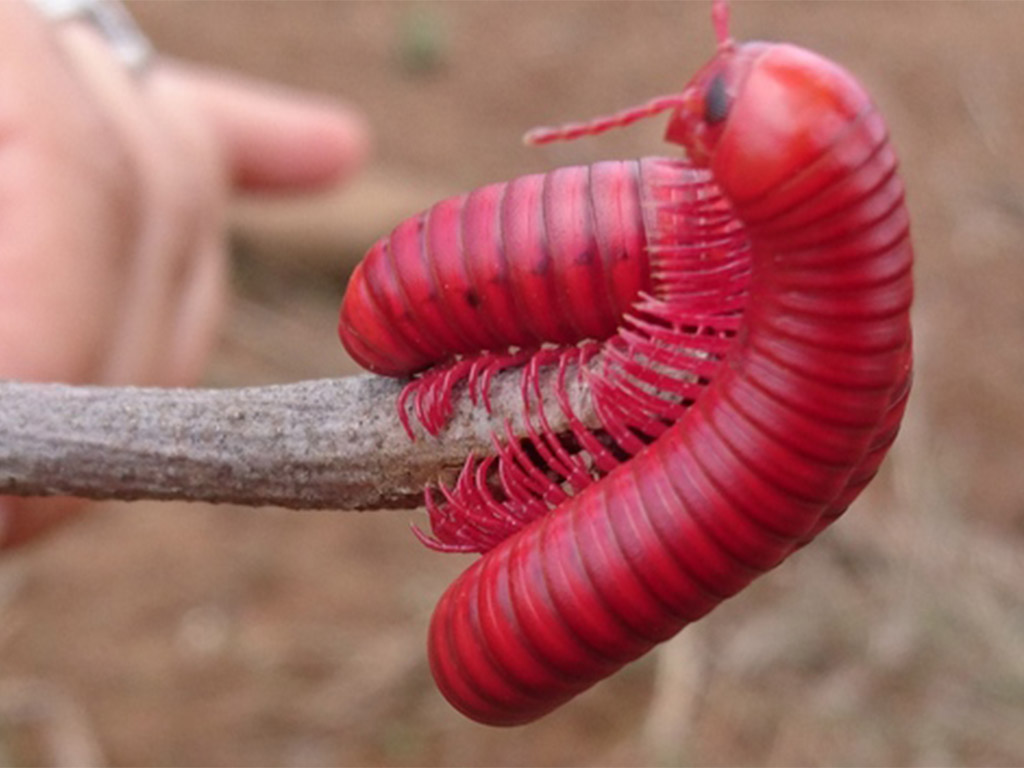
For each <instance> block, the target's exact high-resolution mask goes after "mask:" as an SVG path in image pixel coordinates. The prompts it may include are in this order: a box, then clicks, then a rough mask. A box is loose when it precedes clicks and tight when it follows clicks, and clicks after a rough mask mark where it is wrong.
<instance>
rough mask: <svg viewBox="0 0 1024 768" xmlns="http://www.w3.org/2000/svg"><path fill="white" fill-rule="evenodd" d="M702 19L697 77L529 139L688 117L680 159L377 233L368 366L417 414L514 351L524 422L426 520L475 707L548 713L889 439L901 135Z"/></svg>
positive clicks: (825, 68) (445, 620)
mask: <svg viewBox="0 0 1024 768" xmlns="http://www.w3.org/2000/svg"><path fill="white" fill-rule="evenodd" d="M713 8H714V18H715V26H716V31H717V35H718V40H719V45H718V51H717V53H716V55H715V56H714V58H713V59H712V60H711V61H710V62H709V63H708V64H707V65H706V66H705V67H704V68H703V69H702V70H701V71H700V72H699V73H698V74H697V75H696V77H694V79H693V80H692V81H691V82H690V83H689V84H688V85H687V86H686V87H685V88H684V89H683V90H682V91H681V93H679V94H678V95H674V96H668V97H663V98H660V99H655V100H653V101H651V102H648V103H647V104H644V105H642V106H640V107H635V108H632V109H629V110H625V111H623V112H620V113H618V114H615V115H612V116H610V117H605V118H599V119H596V120H593V121H591V122H588V123H580V124H570V125H567V126H564V127H562V128H554V129H539V130H537V131H534V132H531V134H529V135H528V139H529V140H530V141H532V142H534V143H543V142H546V141H553V140H559V139H572V138H575V137H577V136H582V135H589V134H593V133H598V132H601V131H604V130H607V129H609V128H613V127H617V126H621V125H626V124H628V123H631V122H633V121H635V120H638V119H641V118H645V117H648V116H650V115H653V114H655V113H658V112H662V111H670V112H671V115H670V120H669V124H668V129H667V132H666V139H667V140H668V141H670V142H673V143H676V144H680V145H682V146H683V147H684V148H685V149H686V153H687V159H685V160H683V159H669V158H644V159H640V160H634V161H625V162H607V163H597V164H595V165H591V166H585V167H575V168H562V169H558V170H555V171H552V172H550V173H546V174H538V175H533V176H525V177H522V178H519V179H516V180H514V181H511V182H508V183H503V184H493V185H490V186H487V187H483V188H481V189H478V190H476V191H474V192H472V193H470V194H469V195H465V196H462V197H457V198H453V199H450V200H446V201H443V202H441V203H438V204H437V205H435V206H434V207H433V208H431V209H430V210H428V211H426V212H425V213H423V214H421V215H419V216H417V217H414V218H412V219H409V220H408V221H405V222H403V223H402V224H400V225H399V226H398V227H397V228H396V229H395V230H394V232H392V234H391V235H390V236H389V237H386V238H383V239H382V240H381V241H379V242H378V243H377V244H376V245H374V246H373V248H372V249H371V250H370V252H369V253H368V254H367V256H366V258H365V260H364V261H363V262H362V264H361V265H360V266H359V267H358V268H357V270H356V271H355V273H354V274H353V275H352V278H351V280H350V284H349V287H348V290H347V292H346V295H345V299H344V301H343V303H342V308H341V320H340V334H341V339H342V342H343V343H344V344H345V347H346V348H347V349H348V350H349V352H350V353H351V354H352V356H353V357H354V358H355V359H356V360H357V361H359V362H360V363H362V364H363V365H364V366H366V367H367V368H369V369H370V370H372V371H376V372H378V373H382V374H387V375H393V376H406V375H410V374H414V373H418V372H421V371H425V373H422V375H421V376H420V377H419V378H416V379H414V380H413V381H412V383H411V384H410V385H409V386H408V387H407V388H406V390H405V391H404V392H403V397H402V398H401V402H400V409H401V410H400V413H401V415H402V417H403V419H404V420H407V419H408V416H407V415H406V413H407V404H408V403H407V401H408V400H409V399H411V400H412V407H413V411H414V413H415V414H416V415H417V417H418V419H419V420H420V422H421V423H422V424H423V425H424V427H425V428H426V429H427V430H428V431H429V432H431V433H434V434H437V433H439V432H440V430H441V429H442V427H443V425H444V422H445V419H446V418H447V416H448V414H449V413H450V410H451V400H452V398H453V397H454V396H455V394H453V393H454V392H455V391H456V389H457V387H458V386H459V385H460V384H461V385H464V386H465V388H466V390H467V391H468V393H469V395H470V396H472V397H474V398H476V397H478V396H482V397H483V398H484V403H485V405H488V404H487V401H486V398H487V389H488V382H489V381H490V377H491V376H493V375H494V373H495V372H497V371H499V370H501V369H503V368H506V367H510V366H513V365H521V366H522V371H523V373H522V393H523V409H524V416H525V424H526V427H525V431H524V433H522V434H515V433H513V432H512V430H511V428H510V427H508V426H507V425H506V426H505V427H504V428H497V427H496V429H495V435H494V437H495V439H494V446H495V451H494V454H493V455H492V456H489V457H486V458H484V459H483V460H480V461H478V460H477V459H475V458H473V457H470V458H469V459H467V462H466V465H465V467H464V468H463V471H462V473H461V475H460V476H459V478H458V480H457V481H456V482H455V484H454V485H453V486H452V487H450V488H449V487H445V486H441V487H440V489H435V490H428V492H427V507H428V511H429V514H430V521H431V528H432V533H431V534H430V535H426V534H423V533H420V532H417V533H418V535H420V537H421V538H422V539H423V540H424V541H426V543H428V544H429V545H430V546H433V547H435V548H437V549H442V550H450V551H479V552H482V553H483V556H482V557H481V558H480V559H479V560H478V561H476V562H475V563H473V564H472V565H471V566H470V567H469V568H468V569H467V570H466V571H465V572H464V573H463V574H462V575H461V576H460V577H459V578H458V579H457V580H456V581H455V582H454V583H453V584H452V585H451V586H450V587H449V589H448V590H447V592H446V593H445V594H444V596H443V597H442V598H441V600H440V602H439V604H438V606H437V608H436V610H435V612H434V617H433V619H432V622H431V626H430V630H429V657H430V664H431V669H432V671H433V674H434V677H435V680H436V681H437V683H438V686H439V688H440V689H441V691H442V692H443V693H444V695H445V697H446V698H448V700H449V701H450V702H451V703H452V704H453V705H454V706H455V707H456V708H458V709H459V710H460V711H462V712H463V713H465V714H466V715H468V716H469V717H471V718H473V719H476V720H478V721H481V722H485V723H490V724H495V725H514V724H520V723H525V722H529V721H531V720H534V719H536V718H538V717H540V716H542V715H544V714H545V713H547V712H550V711H551V710H553V709H555V708H556V707H558V706H560V705H561V704H562V703H564V702H566V701H568V700H569V699H571V698H572V697H574V696H576V695H577V694H578V693H580V692H581V691H583V690H585V689H587V688H589V687H590V686H591V685H593V684H594V683H596V682H598V681H599V680H601V679H603V678H604V677H606V676H608V675H610V674H612V673H613V672H614V671H616V670H617V669H619V668H620V667H622V666H623V665H624V664H626V663H628V662H629V661H631V660H633V659H636V658H637V657H639V656H641V655H642V654H644V653H646V652H647V651H648V650H650V649H651V648H652V647H653V646H654V645H655V644H657V643H659V642H661V641H663V640H666V639H668V638H670V637H672V636H673V635H674V634H676V633H677V632H679V630H681V629H682V628H683V627H684V626H685V625H686V624H688V623H689V622H692V621H695V620H696V619H699V618H700V617H702V616H703V615H705V614H706V613H707V612H708V611H710V610H711V609H712V608H714V607H715V606H716V605H718V604H719V603H720V602H721V601H722V600H724V599H725V598H727V597H729V596H731V595H734V594H736V593H737V592H738V591H740V590H741V589H743V587H745V586H746V585H747V584H748V583H750V581H752V580H753V579H754V578H755V577H757V576H758V575H760V574H762V573H764V572H765V571H767V570H769V569H771V568H773V567H774V566H776V565H778V564H779V563H780V562H782V560H784V559H785V558H786V557H787V556H788V555H789V554H791V553H792V552H793V551H795V550H796V549H797V548H799V547H801V546H803V545H804V544H806V543H807V542H809V541H810V540H811V539H812V538H813V537H814V536H815V535H816V534H817V533H819V532H820V531H821V530H823V529H824V528H825V527H826V526H827V525H828V524H829V523H831V522H832V521H834V520H835V519H836V518H837V517H838V516H839V515H840V514H842V512H843V511H844V510H845V509H846V507H847V506H848V505H849V504H850V503H851V502H852V501H853V499H854V498H855V497H856V496H857V494H858V493H859V492H860V490H861V489H862V488H863V487H864V486H865V485H866V484H867V483H868V482H869V481H870V480H871V478H872V477H873V476H874V474H875V472H876V470H877V469H878V466H879V464H880V463H881V461H882V459H883V458H884V456H885V453H886V451H887V449H888V447H889V446H890V445H891V443H892V441H893V440H894V439H895V437H896V433H897V430H898V428H899V422H900V419H901V416H902V413H903V409H904V407H905V404H906V400H907V396H908V393H909V388H910V371H911V331H910V322H909V308H910V304H911V300H912V293H913V287H912V276H911V269H912V261H913V250H912V246H911V242H910V234H909V220H908V215H907V211H906V208H905V205H904V192H903V185H902V182H901V180H900V177H899V175H898V173H897V161H896V157H895V155H894V153H893V151H892V149H891V147H890V144H889V139H888V134H887V130H886V127H885V124H884V122H883V120H882V118H881V116H880V115H879V113H878V111H877V109H876V108H875V106H874V105H873V104H872V102H871V100H870V98H869V97H868V95H867V94H866V92H865V91H864V89H863V88H862V87H861V86H860V84H859V83H858V82H857V81H856V80H855V79H854V78H853V77H852V76H851V75H850V74H848V73H847V72H846V71H845V70H843V69H841V68H840V67H839V66H837V65H836V64H834V63H832V62H830V61H828V60H826V59H824V58H822V57H820V56H818V55H816V54H814V53H810V52H808V51H806V50H803V49H800V48H797V47H794V46H792V45H787V44H768V43H746V44H737V43H735V42H733V41H732V40H731V39H730V38H729V36H728V30H727V9H726V6H725V4H724V2H719V1H718V0H716V2H715V4H714V5H713ZM573 377H575V379H576V380H577V381H579V382H581V383H582V384H583V385H584V386H585V390H586V392H587V393H588V395H589V400H590V405H591V407H592V411H593V414H594V415H593V416H592V417H589V418H585V417H583V416H582V415H581V413H578V412H577V411H580V410H581V409H580V408H579V407H578V406H574V405H573V404H572V402H570V397H569V395H568V392H569V388H570V383H571V380H572V378H573ZM488 407H489V405H488ZM552 409H553V410H552ZM552 412H557V413H559V414H560V415H561V417H562V419H563V420H564V421H565V423H566V424H567V425H568V426H566V427H555V426H552V423H551V419H550V418H549V414H550V413H552ZM405 423H406V427H407V429H408V428H409V424H408V421H406V422H405ZM410 434H411V430H410Z"/></svg>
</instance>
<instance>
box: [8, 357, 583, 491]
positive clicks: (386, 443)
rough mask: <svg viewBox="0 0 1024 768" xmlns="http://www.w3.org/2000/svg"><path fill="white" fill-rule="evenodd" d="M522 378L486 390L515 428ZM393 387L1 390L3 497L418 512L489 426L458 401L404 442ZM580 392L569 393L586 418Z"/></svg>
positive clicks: (377, 381) (381, 382)
mask: <svg viewBox="0 0 1024 768" xmlns="http://www.w3.org/2000/svg"><path fill="white" fill-rule="evenodd" d="M570 378H572V379H573V380H574V379H575V377H570ZM519 381H520V380H519V375H518V373H517V372H509V373H504V374H500V375H498V376H496V377H495V379H494V382H493V384H492V389H491V392H492V400H493V402H494V404H495V411H496V412H497V413H499V414H507V415H508V416H509V418H510V419H512V421H513V425H515V422H516V421H517V420H521V411H522V404H521V397H520V390H519ZM401 388H402V382H398V381H394V380H391V379H385V378H381V377H376V376H370V375H364V376H356V377H351V378H346V379H324V380H319V381H306V382H299V383H296V384H287V385H281V386H270V387H253V388H246V389H225V390H211V389H206V390H203V389H146V388H135V387H121V388H117V387H79V386H68V385H61V384H25V383H17V382H0V494H13V495H20V496H52V495H69V496H82V497H87V498H93V499H180V500H189V501H206V502H230V503H233V504H245V505H250V506H259V505H275V506H283V507H290V508H293V509H350V510H366V509H407V508H412V507H416V506H419V505H420V504H421V503H422V499H423V486H424V484H426V483H427V482H430V481H434V480H437V479H438V477H447V478H449V479H450V478H451V477H452V476H454V474H455V473H456V472H457V470H458V469H459V467H461V465H462V464H463V462H464V461H465V457H466V455H467V454H468V453H469V452H471V451H472V452H475V453H477V454H478V455H479V454H480V453H484V452H486V451H487V450H488V448H489V446H490V442H491V437H490V435H491V432H492V430H493V429H494V428H495V426H496V421H495V418H494V417H489V416H488V415H487V414H486V413H485V412H484V410H483V408H480V407H472V406H471V404H470V403H469V400H468V398H465V397H462V398H458V399H457V402H456V410H455V414H454V416H453V418H452V420H451V422H450V423H449V425H448V427H447V428H446V429H445V431H444V432H443V433H442V437H443V439H442V440H437V439H434V438H431V437H429V436H426V435H423V434H422V433H421V434H420V436H419V438H418V439H417V440H416V442H412V441H410V440H409V438H408V436H407V435H406V434H405V431H404V430H403V429H402V426H401V424H400V422H399V420H398V415H397V412H396V409H395V399H396V398H397V396H398V394H399V392H400V391H401ZM582 389H583V388H582V387H581V386H578V385H575V386H572V387H571V388H570V392H569V394H570V400H571V401H572V402H573V405H574V407H575V408H576V412H577V413H578V414H580V415H581V416H582V418H583V419H584V420H585V421H587V420H589V419H588V414H589V410H588V408H587V403H586V401H587V400H588V399H587V398H586V397H585V396H584V394H583V392H582ZM546 413H547V415H548V417H549V419H551V420H552V425H553V426H554V427H555V428H556V429H558V428H559V425H560V424H561V423H564V422H563V420H562V418H561V415H560V414H559V413H558V412H556V411H555V410H548V411H546ZM498 418H502V417H500V416H499V417H498ZM500 423H501V422H500V421H498V422H497V424H499V425H500Z"/></svg>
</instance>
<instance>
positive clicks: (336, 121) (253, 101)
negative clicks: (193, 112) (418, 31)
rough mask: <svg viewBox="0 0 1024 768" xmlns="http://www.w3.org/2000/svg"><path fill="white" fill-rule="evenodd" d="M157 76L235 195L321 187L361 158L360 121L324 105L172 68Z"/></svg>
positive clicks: (365, 145) (363, 135) (365, 139)
mask: <svg viewBox="0 0 1024 768" xmlns="http://www.w3.org/2000/svg"><path fill="white" fill-rule="evenodd" d="M162 76H164V77H166V78H168V79H169V80H170V81H171V82H172V83H173V84H174V85H176V86H178V87H180V88H181V89H182V90H183V91H186V92H189V93H190V96H191V98H192V100H193V101H194V103H195V104H196V107H197V109H198V111H199V113H200V114H201V115H202V116H204V117H205V119H207V120H208V121H209V124H210V128H211V130H212V131H213V133H214V136H215V139H216V140H217V142H218V144H219V146H220V149H221V151H222V152H223V155H224V157H225V160H226V163H227V165H228V168H229V173H230V175H231V178H232V179H233V181H234V183H235V185H236V186H237V187H239V188H241V189H245V190H250V191H291V190H298V189H315V188H319V187H325V186H329V185H331V184H335V183H338V182H340V181H342V180H344V179H345V178H347V177H348V176H349V175H351V174H352V173H353V172H354V171H355V170H356V169H357V168H359V166H360V165H362V163H363V161H364V160H365V159H366V156H367V154H368V151H369V144H370V141H369V130H368V128H367V125H366V122H365V120H364V119H363V117H362V116H361V115H360V114H359V113H357V112H355V111H353V110H350V109H346V108H345V107H343V106H340V105H338V104H336V103H333V102H330V101H328V100H326V99H318V98H315V97H313V96H310V95H307V94H303V93H299V92H297V91H291V90H288V89H285V88H281V87H276V86H269V85H267V84H264V83H256V82H252V81H248V80H244V79H242V78H239V77H237V76H234V75H230V76H229V75H226V74H223V73H219V72H212V71H209V70H203V69H199V68H195V67H190V66H185V65H182V64H178V63H171V64H168V65H167V66H166V67H165V68H163V69H162Z"/></svg>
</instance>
